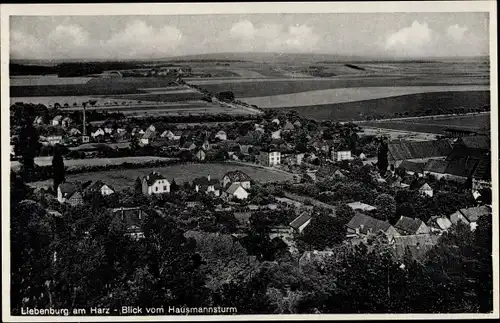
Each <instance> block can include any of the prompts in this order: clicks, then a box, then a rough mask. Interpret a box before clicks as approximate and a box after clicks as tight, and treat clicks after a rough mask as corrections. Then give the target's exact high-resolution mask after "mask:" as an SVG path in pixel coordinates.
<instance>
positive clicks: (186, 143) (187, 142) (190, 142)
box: [182, 141, 196, 149]
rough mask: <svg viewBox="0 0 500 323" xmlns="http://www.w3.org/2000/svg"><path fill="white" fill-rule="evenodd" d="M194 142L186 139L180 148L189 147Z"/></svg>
mask: <svg viewBox="0 0 500 323" xmlns="http://www.w3.org/2000/svg"><path fill="white" fill-rule="evenodd" d="M192 145H194V143H193V142H192V141H186V142H185V143H184V145H182V148H185V149H189V148H190V147H191V146H192ZM194 146H195V147H196V145H194Z"/></svg>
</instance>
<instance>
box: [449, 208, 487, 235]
mask: <svg viewBox="0 0 500 323" xmlns="http://www.w3.org/2000/svg"><path fill="white" fill-rule="evenodd" d="M483 215H484V216H491V207H489V206H487V205H482V206H477V207H470V208H465V209H460V210H458V211H456V212H455V213H453V214H452V215H450V217H449V218H450V221H451V223H453V224H457V223H458V222H462V223H465V224H468V225H470V228H471V230H472V231H474V230H476V227H477V221H478V219H479V217H481V216H483Z"/></svg>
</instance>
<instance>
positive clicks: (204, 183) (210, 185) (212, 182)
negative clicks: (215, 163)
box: [193, 175, 221, 196]
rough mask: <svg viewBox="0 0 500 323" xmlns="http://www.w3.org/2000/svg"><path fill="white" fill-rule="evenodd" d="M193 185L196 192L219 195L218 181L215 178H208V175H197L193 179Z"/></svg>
mask: <svg viewBox="0 0 500 323" xmlns="http://www.w3.org/2000/svg"><path fill="white" fill-rule="evenodd" d="M193 187H194V190H195V191H196V192H205V193H207V194H211V193H213V194H214V195H215V196H220V189H221V186H220V183H219V181H218V180H217V179H215V178H210V175H208V176H206V177H205V176H204V177H198V178H195V179H194V180H193Z"/></svg>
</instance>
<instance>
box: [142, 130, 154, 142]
mask: <svg viewBox="0 0 500 323" xmlns="http://www.w3.org/2000/svg"><path fill="white" fill-rule="evenodd" d="M155 136H156V131H153V130H151V129H150V128H148V129H147V130H146V131H145V132H144V134H143V135H142V139H152V138H154V137H155Z"/></svg>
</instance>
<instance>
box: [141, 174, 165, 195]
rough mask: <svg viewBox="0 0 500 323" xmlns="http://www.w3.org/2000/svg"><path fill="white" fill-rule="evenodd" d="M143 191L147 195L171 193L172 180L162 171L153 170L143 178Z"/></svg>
mask: <svg viewBox="0 0 500 323" xmlns="http://www.w3.org/2000/svg"><path fill="white" fill-rule="evenodd" d="M142 193H143V194H146V195H152V194H162V193H170V182H169V181H168V180H167V179H166V178H165V177H164V176H163V175H161V174H160V173H157V172H152V173H150V174H149V175H147V176H144V177H143V178H142Z"/></svg>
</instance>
